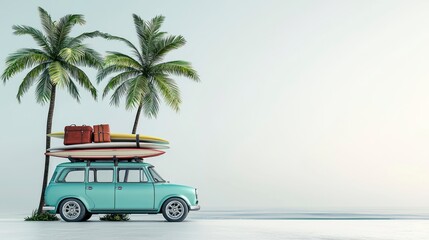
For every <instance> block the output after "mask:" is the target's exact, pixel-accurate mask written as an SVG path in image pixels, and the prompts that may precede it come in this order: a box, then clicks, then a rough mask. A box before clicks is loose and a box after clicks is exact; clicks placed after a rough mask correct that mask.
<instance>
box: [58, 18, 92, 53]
mask: <svg viewBox="0 0 429 240" xmlns="http://www.w3.org/2000/svg"><path fill="white" fill-rule="evenodd" d="M76 24H80V25H83V24H85V18H84V16H83V15H81V14H68V15H65V16H64V17H62V18H60V20H59V21H58V23H57V24H55V27H56V31H55V35H56V36H57V44H58V45H59V47H60V48H62V47H64V44H63V43H64V40H65V39H66V38H67V36H68V35H69V34H70V32H71V29H72V27H73V26H74V25H76Z"/></svg>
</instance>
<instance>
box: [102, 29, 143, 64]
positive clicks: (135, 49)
mask: <svg viewBox="0 0 429 240" xmlns="http://www.w3.org/2000/svg"><path fill="white" fill-rule="evenodd" d="M101 36H102V37H104V38H105V39H107V40H116V41H121V42H123V43H125V44H126V45H127V46H128V47H130V48H131V49H132V50H133V53H134V55H135V56H136V57H137V58H138V59H139V60H140V62H141V63H143V58H142V55H141V53H140V51H139V50H138V49H137V47H136V46H134V44H132V43H131V42H130V41H128V40H127V39H125V38H122V37H118V36H113V35H110V34H106V33H104V34H102V35H101Z"/></svg>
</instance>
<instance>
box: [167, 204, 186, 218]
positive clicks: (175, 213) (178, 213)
mask: <svg viewBox="0 0 429 240" xmlns="http://www.w3.org/2000/svg"><path fill="white" fill-rule="evenodd" d="M165 209H166V213H167V216H168V217H169V218H171V219H179V218H181V217H182V216H183V213H184V207H183V204H182V203H181V202H179V201H171V202H169V203H168V204H167V207H166V208H165Z"/></svg>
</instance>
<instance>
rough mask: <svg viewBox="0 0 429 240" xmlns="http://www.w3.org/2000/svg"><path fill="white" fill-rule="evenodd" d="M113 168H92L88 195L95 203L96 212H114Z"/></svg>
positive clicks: (87, 190)
mask: <svg viewBox="0 0 429 240" xmlns="http://www.w3.org/2000/svg"><path fill="white" fill-rule="evenodd" d="M113 173H114V171H113V167H112V168H110V167H90V168H89V169H88V178H87V182H86V189H85V191H86V195H87V196H88V198H89V199H90V200H91V201H92V202H93V203H94V207H93V209H94V210H112V209H114V207H115V183H114V181H113V179H114V177H113Z"/></svg>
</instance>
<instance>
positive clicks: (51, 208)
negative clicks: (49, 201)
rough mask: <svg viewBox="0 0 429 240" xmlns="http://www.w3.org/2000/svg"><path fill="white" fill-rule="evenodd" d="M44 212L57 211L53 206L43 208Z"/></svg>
mask: <svg viewBox="0 0 429 240" xmlns="http://www.w3.org/2000/svg"><path fill="white" fill-rule="evenodd" d="M42 210H43V211H53V210H55V207H53V206H43V208H42Z"/></svg>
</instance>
